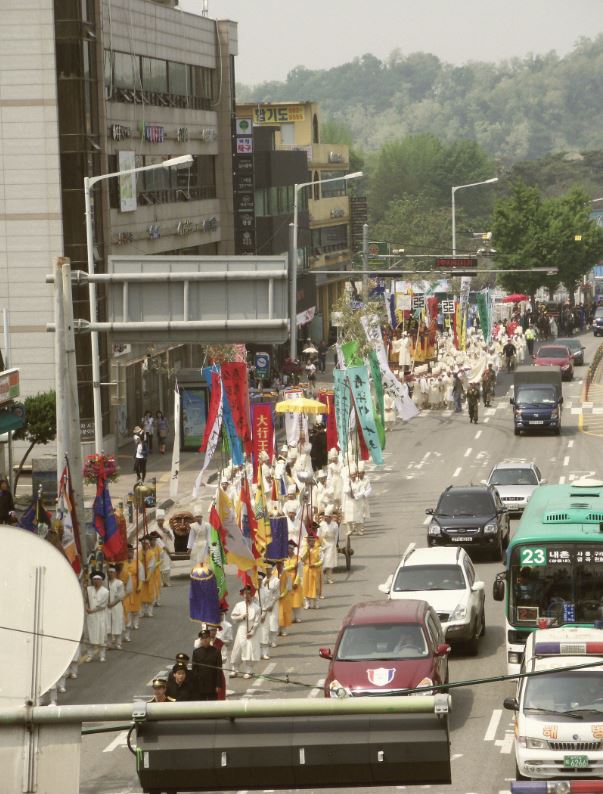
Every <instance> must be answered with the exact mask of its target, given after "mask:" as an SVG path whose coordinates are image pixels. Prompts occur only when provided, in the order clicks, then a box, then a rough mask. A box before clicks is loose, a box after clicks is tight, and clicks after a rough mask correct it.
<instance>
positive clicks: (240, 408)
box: [221, 361, 251, 455]
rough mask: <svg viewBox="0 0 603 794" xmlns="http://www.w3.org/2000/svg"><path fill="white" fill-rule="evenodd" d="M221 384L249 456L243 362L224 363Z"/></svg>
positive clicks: (247, 411) (246, 384)
mask: <svg viewBox="0 0 603 794" xmlns="http://www.w3.org/2000/svg"><path fill="white" fill-rule="evenodd" d="M221 371H222V383H223V385H224V391H225V393H226V396H227V398H228V402H229V404H230V410H231V411H232V418H233V422H234V426H235V430H236V432H237V435H238V437H239V438H240V439H241V443H242V444H243V449H244V450H245V452H246V453H247V454H248V455H250V454H251V428H250V426H249V387H248V382H247V364H246V363H245V362H244V361H225V362H224V363H223V364H222V367H221Z"/></svg>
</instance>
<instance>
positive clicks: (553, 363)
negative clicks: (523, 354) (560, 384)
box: [533, 345, 574, 380]
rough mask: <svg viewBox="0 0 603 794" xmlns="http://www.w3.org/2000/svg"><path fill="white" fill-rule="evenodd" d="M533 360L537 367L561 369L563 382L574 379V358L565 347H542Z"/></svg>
mask: <svg viewBox="0 0 603 794" xmlns="http://www.w3.org/2000/svg"><path fill="white" fill-rule="evenodd" d="M533 359H534V365H535V366H537V367H559V369H560V370H561V377H562V378H563V380H571V379H572V378H573V377H574V358H573V356H572V354H571V353H570V351H569V348H567V347H566V346H564V345H541V347H540V348H539V349H538V352H537V353H536V355H535V356H533Z"/></svg>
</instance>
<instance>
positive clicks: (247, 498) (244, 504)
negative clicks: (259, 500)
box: [237, 477, 260, 559]
mask: <svg viewBox="0 0 603 794" xmlns="http://www.w3.org/2000/svg"><path fill="white" fill-rule="evenodd" d="M237 514H238V515H237V518H238V523H239V526H240V527H241V532H242V533H243V535H244V537H245V538H247V540H248V541H249V542H250V543H251V549H252V551H253V556H254V557H255V558H256V559H257V558H258V557H259V556H260V554H259V552H258V550H257V548H256V531H257V526H258V525H257V522H256V520H255V512H254V510H253V507H252V506H251V494H250V493H249V482H248V480H247V477H243V479H242V480H241V493H240V495H239V504H238V507H237Z"/></svg>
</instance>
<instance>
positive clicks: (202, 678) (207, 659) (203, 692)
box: [193, 629, 222, 700]
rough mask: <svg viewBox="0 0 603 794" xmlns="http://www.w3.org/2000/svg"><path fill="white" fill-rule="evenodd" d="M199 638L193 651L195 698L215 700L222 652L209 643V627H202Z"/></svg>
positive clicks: (220, 675) (219, 678) (220, 678)
mask: <svg viewBox="0 0 603 794" xmlns="http://www.w3.org/2000/svg"><path fill="white" fill-rule="evenodd" d="M199 639H200V640H201V643H200V645H199V647H198V648H195V650H194V651H193V676H194V680H195V687H196V696H195V700H217V699H218V689H219V688H220V687H222V654H221V653H220V651H219V650H218V648H214V646H213V645H212V644H211V634H210V632H209V629H203V630H202V631H201V632H200V633H199Z"/></svg>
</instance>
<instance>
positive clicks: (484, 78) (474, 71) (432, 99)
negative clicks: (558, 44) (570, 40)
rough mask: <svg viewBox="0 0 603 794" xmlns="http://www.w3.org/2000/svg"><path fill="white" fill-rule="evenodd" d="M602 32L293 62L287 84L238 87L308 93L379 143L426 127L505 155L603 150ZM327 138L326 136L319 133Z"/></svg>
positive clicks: (365, 143)
mask: <svg viewBox="0 0 603 794" xmlns="http://www.w3.org/2000/svg"><path fill="white" fill-rule="evenodd" d="M601 74H603V35H599V36H597V37H595V38H593V39H592V40H589V39H581V40H580V41H579V42H578V43H577V45H576V46H575V48H574V50H573V51H572V52H571V53H569V54H568V55H566V56H564V57H563V58H560V57H559V56H557V55H556V53H554V52H551V53H548V54H546V55H542V56H534V55H528V56H526V57H525V58H513V59H511V60H507V61H500V62H499V63H496V64H494V63H480V62H471V63H467V64H465V65H464V66H460V67H456V66H452V65H450V64H446V63H443V62H442V61H440V60H439V59H438V58H437V57H436V56H435V55H432V54H429V53H424V52H416V53H411V54H409V55H407V56H403V55H402V54H401V53H400V51H398V50H396V51H394V52H392V53H391V55H390V56H389V57H388V58H387V59H386V60H385V61H380V60H379V59H378V58H375V56H373V55H363V56H361V57H359V58H355V59H354V60H353V61H351V62H349V63H345V64H341V65H340V66H336V67H334V68H332V69H323V70H311V69H306V68H305V67H303V66H299V67H296V68H295V69H293V70H292V71H291V72H290V73H289V74H288V75H287V79H286V81H284V82H276V81H275V82H269V83H262V84H260V85H258V86H255V87H254V88H253V89H249V88H242V87H241V89H240V90H239V94H238V96H239V100H241V101H242V99H243V97H244V98H245V99H246V100H248V101H255V100H257V101H264V102H266V101H271V102H278V101H286V100H290V99H292V98H306V97H311V98H312V99H313V100H315V101H317V102H320V104H321V108H322V111H323V113H325V114H327V115H328V116H329V118H330V119H334V120H338V121H341V122H343V123H344V124H345V125H347V126H348V127H349V128H350V130H351V131H352V135H353V140H354V141H355V142H356V143H357V145H359V146H362V147H366V148H369V149H377V148H378V147H379V146H381V145H382V144H383V143H385V142H387V141H390V140H391V139H392V138H394V139H399V138H401V137H404V136H406V135H417V134H421V133H428V134H431V135H435V136H437V138H439V139H440V140H441V141H443V142H444V143H447V144H451V143H454V142H455V141H457V140H473V141H475V142H476V143H477V144H478V145H479V146H480V147H482V148H483V149H484V150H485V151H486V152H488V154H489V155H491V156H494V157H496V158H498V159H500V160H503V161H505V162H514V161H517V160H523V159H535V158H538V157H543V156H545V155H546V154H548V153H550V152H552V151H575V150H579V151H582V150H586V149H603V80H601V78H600V75H601ZM325 140H326V139H325Z"/></svg>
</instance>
